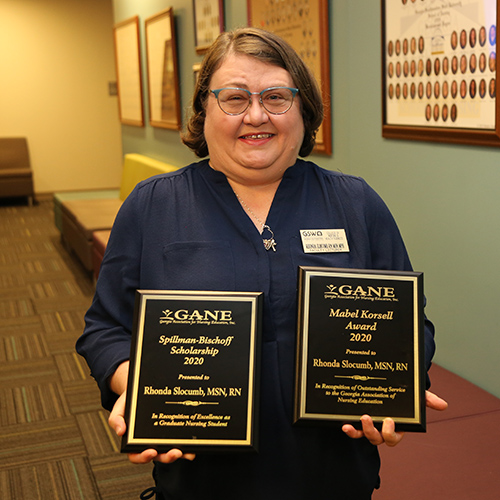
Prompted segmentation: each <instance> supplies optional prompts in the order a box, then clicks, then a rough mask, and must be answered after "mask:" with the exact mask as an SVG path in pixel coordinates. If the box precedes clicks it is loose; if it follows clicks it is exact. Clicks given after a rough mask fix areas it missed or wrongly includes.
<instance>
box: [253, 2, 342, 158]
mask: <svg viewBox="0 0 500 500" xmlns="http://www.w3.org/2000/svg"><path fill="white" fill-rule="evenodd" d="M247 8H248V20H249V24H250V26H254V27H258V28H263V29H266V30H269V31H272V32H274V33H276V34H278V35H280V36H281V37H282V38H284V39H285V40H286V41H287V42H288V43H289V44H290V45H291V46H292V47H293V48H294V49H295V50H296V51H297V53H298V54H299V55H300V56H301V58H302V59H303V60H304V62H305V63H306V64H307V65H308V66H309V67H310V68H311V70H312V72H313V73H314V76H315V77H316V79H317V81H318V83H319V85H320V87H321V91H322V94H323V100H324V102H325V117H324V120H323V124H322V125H321V127H320V129H319V131H318V135H317V136H316V146H315V149H314V152H316V153H324V154H331V153H332V138H331V136H332V126H331V123H332V117H331V111H330V94H331V92H330V43H329V41H330V35H329V23H328V19H329V17H328V1H327V0H281V1H280V2H269V1H268V0H247Z"/></svg>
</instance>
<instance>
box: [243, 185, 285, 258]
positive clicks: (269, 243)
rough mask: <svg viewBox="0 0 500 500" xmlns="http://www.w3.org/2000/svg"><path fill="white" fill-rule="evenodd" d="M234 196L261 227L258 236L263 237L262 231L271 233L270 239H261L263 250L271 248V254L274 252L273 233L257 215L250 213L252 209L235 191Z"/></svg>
mask: <svg viewBox="0 0 500 500" xmlns="http://www.w3.org/2000/svg"><path fill="white" fill-rule="evenodd" d="M234 194H235V195H236V198H238V200H239V202H240V203H241V205H242V206H243V208H244V209H245V210H246V211H247V212H248V213H249V214H250V215H252V216H253V218H254V219H255V220H256V221H257V222H258V223H259V224H260V225H261V230H260V234H261V235H263V234H264V231H265V230H266V229H267V230H268V231H269V232H270V233H271V237H270V238H264V237H263V238H262V241H263V243H264V248H265V249H266V250H270V249H271V248H272V249H273V252H276V241H275V239H274V232H273V230H272V229H271V228H270V227H269V225H268V224H266V223H265V222H262V221H261V220H260V219H259V218H258V217H257V215H255V213H254V212H253V211H252V209H251V208H250V207H249V206H248V205H247V204H246V203H245V202H244V201H243V200H242V199H241V198H240V197H239V195H238V193H237V192H236V191H235V192H234Z"/></svg>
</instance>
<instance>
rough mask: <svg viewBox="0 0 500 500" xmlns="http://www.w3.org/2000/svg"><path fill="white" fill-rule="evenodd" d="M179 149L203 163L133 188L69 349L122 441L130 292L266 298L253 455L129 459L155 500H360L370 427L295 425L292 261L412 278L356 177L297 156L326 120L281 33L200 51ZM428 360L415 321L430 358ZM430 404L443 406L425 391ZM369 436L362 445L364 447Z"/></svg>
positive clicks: (389, 225)
mask: <svg viewBox="0 0 500 500" xmlns="http://www.w3.org/2000/svg"><path fill="white" fill-rule="evenodd" d="M193 111H194V113H193V117H192V118H191V120H190V122H189V124H188V127H187V133H186V135H185V137H184V142H185V143H186V144H187V145H188V146H189V147H190V148H192V149H193V150H194V151H195V152H196V154H197V155H198V156H199V157H205V156H207V155H209V158H210V159H209V160H204V161H201V162H200V163H197V164H193V165H190V166H188V167H186V168H185V169H182V170H180V171H178V172H175V173H173V174H171V175H170V174H168V175H165V176H157V177H154V178H152V179H150V180H147V181H145V182H143V183H141V184H140V185H139V186H138V187H137V188H136V189H135V190H134V192H133V193H132V194H131V195H130V196H129V198H128V199H127V200H126V201H125V203H124V204H123V207H122V209H121V211H120V213H119V215H118V217H117V220H116V222H115V226H114V228H113V231H112V235H111V238H110V242H109V244H108V248H107V252H106V256H105V258H104V261H103V264H102V268H101V272H100V276H99V282H98V284H97V289H96V295H95V299H94V302H93V305H92V307H91V308H90V310H89V311H88V313H87V316H86V329H85V332H84V334H83V335H82V337H81V338H80V340H79V341H78V344H77V348H78V351H79V352H80V353H81V354H82V355H84V356H85V357H86V358H87V361H88V363H89V365H90V366H91V368H92V373H93V375H94V377H95V378H96V379H97V381H98V383H99V386H100V388H101V392H102V399H103V404H104V406H105V407H106V408H108V409H111V410H112V412H111V415H110V419H109V422H110V425H111V426H112V427H113V429H115V431H116V433H117V434H118V435H123V433H124V432H125V421H124V419H123V414H124V402H125V389H126V378H127V372H128V362H127V359H128V357H129V347H130V330H131V326H132V310H133V303H134V292H135V290H136V289H140V288H142V289H174V290H175V289H177V290H178V289H188V290H189V289H191V290H222V291H224V290H236V291H262V292H264V296H265V305H264V317H263V349H262V373H261V379H262V384H261V385H262V387H261V404H260V406H261V414H260V421H259V427H260V443H259V453H258V454H234V453H230V454H199V455H198V456H197V457H196V458H195V457H194V456H193V455H182V452H181V451H180V450H170V451H169V452H168V453H164V454H158V453H157V452H156V451H155V450H146V451H144V452H142V453H139V454H131V455H130V456H129V457H130V460H131V461H132V462H135V463H147V462H150V461H151V460H155V469H154V476H155V480H156V483H157V487H156V491H157V497H158V498H165V499H170V498H175V499H177V498H179V499H201V498H203V499H212V498H213V499H217V500H221V499H235V498H238V499H239V500H241V499H252V500H255V499H259V500H265V499H297V500H299V499H304V498H314V499H322V498H341V499H349V498H353V499H356V500H360V499H365V498H370V496H371V493H372V491H373V489H374V488H375V487H377V486H378V483H379V479H378V470H379V457H378V452H377V448H376V446H375V445H377V444H381V443H382V442H383V441H386V442H387V443H388V444H390V445H394V444H396V443H397V442H398V441H399V440H400V439H401V434H399V433H396V432H395V431H394V422H392V421H391V420H390V419H389V420H387V421H386V422H385V423H384V427H383V430H382V432H379V431H378V430H376V429H375V427H374V426H373V422H372V420H371V418H370V417H368V416H365V417H363V419H362V424H363V430H355V429H354V428H353V427H352V426H350V425H346V426H344V429H343V430H344V432H342V431H341V430H339V429H330V428H314V427H312V428H297V427H293V426H292V424H291V422H292V392H293V387H292V386H293V367H294V350H295V345H294V340H295V320H296V287H297V278H296V276H297V266H299V265H322V266H336V267H357V268H378V269H407V270H409V269H411V266H410V262H409V260H408V257H407V254H406V251H405V248H404V245H403V242H402V240H401V237H400V235H399V232H398V229H397V227H396V224H395V223H394V221H393V219H392V217H391V215H390V213H389V211H388V209H387V208H386V207H385V205H384V204H383V202H382V201H381V200H380V198H379V197H378V196H377V195H376V194H375V193H374V192H373V191H372V190H371V189H370V188H369V187H368V186H367V185H366V183H365V182H363V181H362V180H361V179H359V178H355V177H351V176H345V175H341V174H338V173H334V172H328V171H324V170H322V169H320V168H319V167H318V166H316V165H314V164H312V163H307V162H305V161H302V160H298V159H297V156H299V155H300V156H307V155H308V154H309V153H310V152H311V150H312V148H313V146H314V138H315V134H316V130H317V128H318V127H319V125H320V124H321V121H322V103H321V96H320V93H319V90H318V87H317V85H316V83H315V81H314V78H313V77H312V76H311V74H310V72H309V71H308V69H307V68H306V66H305V65H304V63H303V62H302V61H301V60H300V58H299V57H298V56H297V54H296V53H295V52H294V51H293V50H292V49H291V48H290V47H289V46H288V44H286V43H285V42H284V41H283V40H281V39H280V38H279V37H277V36H275V35H273V34H271V33H268V32H265V31H261V30H257V29H252V28H247V29H241V30H236V31H235V32H233V33H224V34H222V35H221V36H220V37H219V38H218V40H217V41H216V42H215V44H214V45H213V46H212V47H211V49H210V51H209V53H208V54H207V56H206V58H205V60H204V62H203V65H202V68H201V71H200V74H199V79H198V82H197V85H196V89H195V95H194V101H193ZM317 228H344V229H345V230H346V232H347V235H348V236H347V237H348V239H349V240H350V241H349V246H351V245H352V249H351V251H350V252H349V253H334V254H304V252H303V250H302V245H301V241H300V236H299V229H317ZM433 351H434V342H433V328H432V325H431V324H430V323H428V324H427V338H426V356H427V362H428V365H430V359H431V357H432V354H433ZM433 401H438V402H437V403H431V404H432V405H433V406H439V405H440V403H439V400H438V399H436V398H434V399H433ZM365 436H366V438H365Z"/></svg>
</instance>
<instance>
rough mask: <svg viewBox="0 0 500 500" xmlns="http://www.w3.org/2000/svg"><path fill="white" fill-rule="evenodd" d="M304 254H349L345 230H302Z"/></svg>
mask: <svg viewBox="0 0 500 500" xmlns="http://www.w3.org/2000/svg"><path fill="white" fill-rule="evenodd" d="M300 237H301V238H302V246H303V248H304V253H330V252H348V251H349V245H348V244H347V237H346V235H345V230H344V229H301V230H300Z"/></svg>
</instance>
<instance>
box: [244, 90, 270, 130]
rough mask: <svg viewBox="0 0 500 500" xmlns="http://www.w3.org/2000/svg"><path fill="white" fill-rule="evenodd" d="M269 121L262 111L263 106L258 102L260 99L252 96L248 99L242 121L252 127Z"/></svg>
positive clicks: (266, 114) (265, 113) (267, 115)
mask: <svg viewBox="0 0 500 500" xmlns="http://www.w3.org/2000/svg"><path fill="white" fill-rule="evenodd" d="M268 120H269V114H268V113H267V111H266V110H265V109H264V106H263V105H262V103H261V102H260V97H258V96H253V97H252V98H251V99H250V105H249V106H248V108H247V110H246V111H245V116H244V117H243V121H244V122H245V123H249V124H252V125H256V124H261V123H265V122H267V121H268Z"/></svg>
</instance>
